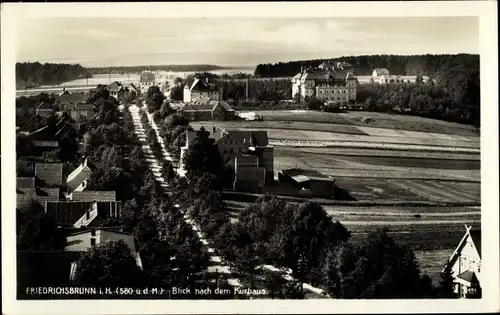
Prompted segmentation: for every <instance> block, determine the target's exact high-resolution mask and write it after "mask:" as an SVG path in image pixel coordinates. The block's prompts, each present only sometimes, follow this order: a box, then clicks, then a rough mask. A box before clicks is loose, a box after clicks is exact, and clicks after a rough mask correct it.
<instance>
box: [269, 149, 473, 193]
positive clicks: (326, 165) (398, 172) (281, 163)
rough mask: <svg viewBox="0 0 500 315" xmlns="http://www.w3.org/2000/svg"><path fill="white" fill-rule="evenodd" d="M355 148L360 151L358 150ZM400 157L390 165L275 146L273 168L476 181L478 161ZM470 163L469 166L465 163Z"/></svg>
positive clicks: (340, 174) (379, 159) (383, 159)
mask: <svg viewBox="0 0 500 315" xmlns="http://www.w3.org/2000/svg"><path fill="white" fill-rule="evenodd" d="M359 152H363V150H360V151H359ZM356 159H357V161H356ZM455 162H456V160H451V161H446V160H443V159H442V160H433V159H411V158H408V159H401V162H398V165H397V166H392V165H391V163H390V159H389V160H387V158H386V157H367V158H364V157H363V158H360V157H352V156H335V155H331V154H330V155H328V154H321V153H309V152H305V150H293V149H285V150H281V148H275V152H274V169H275V170H276V171H278V170H281V169H287V168H294V167H299V168H306V169H316V170H318V171H320V172H322V173H324V174H326V175H330V176H334V177H335V178H337V177H358V178H359V177H365V178H367V177H374V178H386V179H389V178H393V179H394V178H398V179H422V180H431V179H434V180H454V181H468V182H477V183H478V184H479V182H480V175H481V174H480V170H479V169H478V168H479V165H478V164H479V162H478V161H463V162H460V163H455ZM468 166H470V167H468Z"/></svg>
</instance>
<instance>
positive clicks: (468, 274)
mask: <svg viewBox="0 0 500 315" xmlns="http://www.w3.org/2000/svg"><path fill="white" fill-rule="evenodd" d="M457 278H460V279H463V280H465V281H468V282H471V283H472V282H479V280H478V279H477V276H476V273H475V272H474V271H472V270H467V271H464V272H462V273H461V274H459V275H458V276H457Z"/></svg>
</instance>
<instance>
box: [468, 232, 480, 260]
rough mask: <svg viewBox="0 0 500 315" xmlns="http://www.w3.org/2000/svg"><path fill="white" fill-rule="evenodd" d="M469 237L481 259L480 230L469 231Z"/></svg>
mask: <svg viewBox="0 0 500 315" xmlns="http://www.w3.org/2000/svg"><path fill="white" fill-rule="evenodd" d="M470 236H471V237H472V241H473V242H474V245H476V249H477V252H478V253H479V256H480V257H481V230H471V231H470Z"/></svg>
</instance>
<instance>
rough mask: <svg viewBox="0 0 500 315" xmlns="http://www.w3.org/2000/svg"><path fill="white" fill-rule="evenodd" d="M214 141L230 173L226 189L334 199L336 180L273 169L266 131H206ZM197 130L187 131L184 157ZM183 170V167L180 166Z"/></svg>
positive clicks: (301, 172) (223, 129)
mask: <svg viewBox="0 0 500 315" xmlns="http://www.w3.org/2000/svg"><path fill="white" fill-rule="evenodd" d="M207 131H208V132H209V133H210V136H211V137H212V138H213V139H214V140H215V144H216V145H217V147H218V149H219V152H220V154H221V156H222V159H223V163H224V164H225V165H226V166H227V167H228V169H229V170H231V174H230V179H229V183H228V184H230V185H228V187H227V188H229V189H232V190H235V191H242V192H255V193H263V192H273V193H279V194H285V195H291V196H317V197H325V198H332V197H333V196H334V193H335V181H334V179H333V178H332V177H330V176H326V175H324V174H321V173H319V172H317V171H313V170H304V169H299V168H293V169H285V170H281V171H278V172H275V170H274V148H273V146H271V145H270V144H269V138H268V135H267V131H265V130H248V131H247V130H237V129H228V128H220V127H216V126H214V127H212V129H211V130H207ZM195 136H196V131H187V132H186V141H185V145H184V147H182V148H181V159H180V161H181V163H182V161H183V156H184V155H185V154H186V153H187V151H188V150H189V145H190V144H191V143H192V141H193V139H194V137H195ZM180 168H181V169H184V166H183V165H181V166H180Z"/></svg>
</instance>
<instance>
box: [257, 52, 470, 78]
mask: <svg viewBox="0 0 500 315" xmlns="http://www.w3.org/2000/svg"><path fill="white" fill-rule="evenodd" d="M332 59H335V60H338V61H346V62H349V63H350V64H352V65H353V66H354V67H355V68H356V70H355V72H354V73H355V74H356V75H370V74H371V73H372V72H373V69H375V68H386V69H388V70H389V71H390V72H391V74H398V75H417V74H420V75H426V76H432V75H434V74H436V73H437V72H438V71H439V70H440V69H441V68H442V67H444V66H445V65H447V66H449V65H463V66H466V67H470V68H472V69H478V70H479V55H471V54H458V55H412V56H402V55H365V56H344V57H340V58H332ZM326 60H331V59H314V60H298V61H290V62H279V63H275V64H270V63H269V64H259V65H257V67H256V68H255V72H254V73H255V75H256V76H259V77H291V76H294V75H295V74H297V73H298V72H299V71H300V68H301V67H316V66H318V65H319V64H321V63H322V62H324V61H326Z"/></svg>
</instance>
